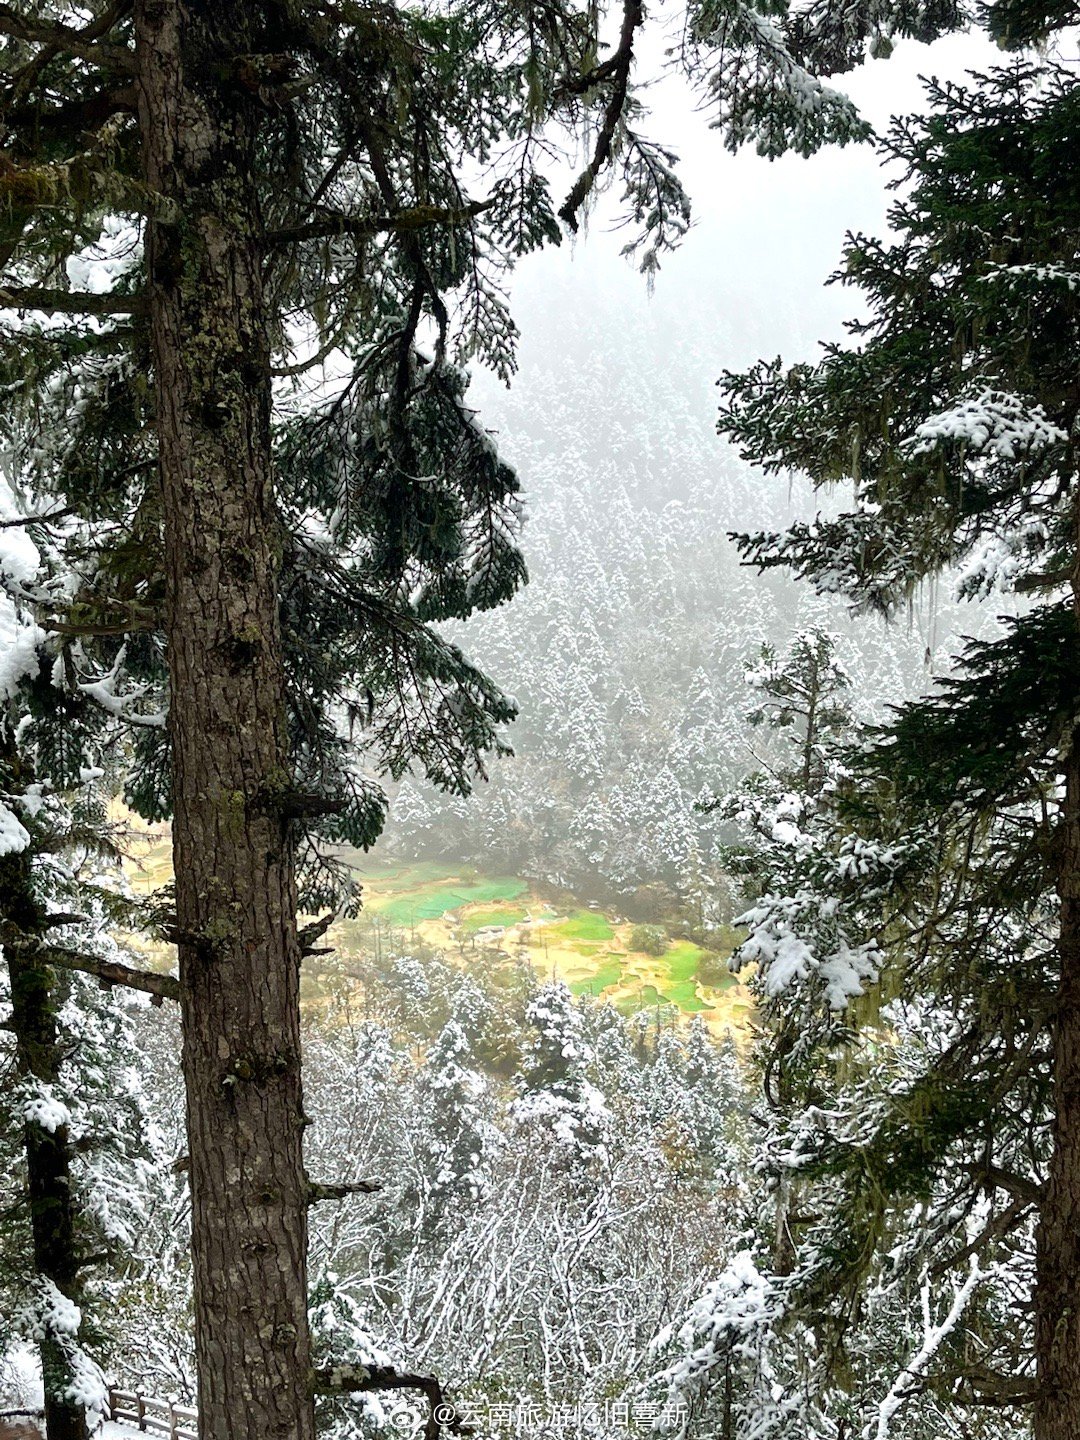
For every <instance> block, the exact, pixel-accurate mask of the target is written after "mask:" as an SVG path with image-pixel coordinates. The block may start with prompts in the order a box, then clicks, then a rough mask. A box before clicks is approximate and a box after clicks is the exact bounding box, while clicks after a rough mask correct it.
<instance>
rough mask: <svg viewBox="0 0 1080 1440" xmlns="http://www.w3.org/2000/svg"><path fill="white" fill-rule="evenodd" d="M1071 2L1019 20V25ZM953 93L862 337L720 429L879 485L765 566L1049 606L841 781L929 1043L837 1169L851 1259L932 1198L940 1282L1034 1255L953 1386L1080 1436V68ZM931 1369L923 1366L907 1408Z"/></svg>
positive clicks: (838, 1151)
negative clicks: (1013, 595) (1079, 445)
mask: <svg viewBox="0 0 1080 1440" xmlns="http://www.w3.org/2000/svg"><path fill="white" fill-rule="evenodd" d="M1014 12H1015V13H1014ZM1021 12H1023V14H1022V15H1021ZM1018 17H1019V18H1018ZM1059 19H1060V16H1059V15H1058V14H1057V13H1056V12H1054V13H1053V14H1051V13H1049V12H1047V11H1045V10H1039V11H1038V13H1037V14H1036V13H1035V7H1028V6H1019V7H1003V9H1002V10H1001V11H1000V12H996V14H995V15H992V20H993V23H994V24H995V25H996V26H997V27H998V29H999V30H1000V29H1002V27H1004V30H1005V31H1006V32H1007V33H1008V34H1012V35H1016V34H1020V35H1021V37H1022V38H1026V37H1027V35H1028V34H1029V33H1030V30H1031V27H1032V26H1034V28H1035V29H1036V30H1038V31H1039V32H1040V33H1045V32H1046V31H1047V30H1048V29H1052V28H1053V25H1054V24H1056V23H1057V22H1058V20H1059ZM1021 20H1022V21H1023V23H1022V24H1021ZM930 98H931V102H932V105H931V111H930V113H929V115H927V116H924V117H921V118H915V119H909V120H905V121H900V122H897V123H896V124H895V126H894V128H893V130H892V132H891V134H890V136H889V138H888V140H887V142H886V143H885V152H886V154H887V156H889V157H891V158H892V159H894V160H896V161H898V162H899V163H900V165H901V166H902V167H903V169H904V172H905V175H906V177H907V184H906V186H905V188H904V190H903V192H902V194H901V198H900V199H899V200H898V202H897V204H896V205H895V207H894V209H893V212H892V224H893V228H894V232H895V238H893V239H892V240H890V241H887V242H879V241H875V240H872V239H869V238H867V237H865V236H856V237H853V238H852V239H851V241H850V243H849V246H848V250H847V253H846V258H845V265H844V269H843V271H842V278H844V279H847V280H849V281H851V282H852V283H855V284H858V285H859V286H860V287H862V289H863V290H864V292H865V293H866V294H867V295H868V298H869V306H870V315H869V318H868V319H867V320H865V321H863V322H860V323H858V324H855V325H854V326H853V327H852V330H853V334H854V336H855V338H856V342H857V343H856V344H855V345H854V346H853V347H852V348H850V349H845V348H841V347H832V348H830V349H829V350H828V351H827V354H826V357H825V359H824V360H823V361H822V362H821V363H820V364H819V365H817V366H799V367H796V368H795V369H794V370H792V371H788V372H787V373H784V372H783V370H782V368H781V366H780V364H779V363H775V364H763V365H760V366H759V367H757V368H756V369H755V370H754V371H753V372H751V373H750V374H748V375H745V376H728V377H726V378H725V380H724V381H723V387H724V391H725V402H724V407H723V412H722V421H721V427H722V429H723V430H725V431H726V432H727V433H728V434H730V435H732V436H734V437H735V438H736V439H737V440H738V441H739V442H740V443H741V445H742V448H743V451H744V454H745V455H746V456H747V457H748V458H751V459H753V460H755V461H757V462H759V463H762V464H764V465H765V466H766V467H767V468H769V469H776V468H786V467H788V466H795V467H799V468H802V469H805V470H806V471H808V472H809V474H810V475H811V477H812V478H813V479H814V480H815V482H817V483H822V484H824V483H830V482H833V481H836V480H837V479H847V480H849V481H850V483H851V486H852V491H853V499H852V502H851V503H850V504H849V505H848V507H847V508H846V509H844V510H843V511H842V512H841V513H840V514H838V515H836V516H835V517H834V518H828V519H825V518H819V519H818V520H817V521H816V522H814V523H812V524H804V525H797V526H795V527H793V528H792V529H790V530H789V531H787V532H786V533H784V534H782V535H765V534H762V535H754V536H747V537H744V538H743V540H742V542H741V543H742V546H743V549H744V553H745V554H746V557H747V558H748V559H749V560H750V561H752V562H753V563H756V564H758V565H759V566H773V565H786V566H790V567H791V568H793V569H794V570H795V572H796V573H797V574H800V575H802V576H805V577H806V578H808V579H809V580H810V581H811V582H812V583H815V584H816V585H817V586H818V587H819V588H821V589H827V590H830V591H840V592H842V593H844V594H846V595H848V596H849V597H850V598H851V600H852V602H853V603H854V604H855V605H856V606H857V607H861V608H878V609H884V610H886V611H891V610H893V609H895V608H896V607H897V606H900V605H903V604H904V603H905V601H906V599H907V597H908V596H909V595H910V594H911V591H912V589H913V587H914V586H915V585H917V584H918V583H919V582H920V581H922V580H924V579H927V578H934V577H936V576H937V575H938V574H940V573H942V572H946V573H948V572H950V571H951V572H953V573H956V570H957V569H958V571H959V585H960V588H961V590H962V592H963V593H965V594H967V595H969V596H972V597H980V596H990V595H992V594H994V593H995V592H1020V593H1023V594H1025V595H1027V596H1029V597H1031V600H1030V603H1029V604H1027V605H1025V606H1024V608H1023V609H1022V610H1021V612H1020V613H1019V614H1018V615H1015V616H1014V617H1013V618H1010V619H1008V620H1005V621H1003V623H1002V626H1001V630H1000V632H999V634H998V635H997V637H996V638H991V639H988V640H981V641H978V642H974V641H973V642H971V643H970V644H969V645H968V647H967V649H966V651H965V652H964V654H963V655H962V657H961V659H960V661H959V663H958V667H957V670H956V672H955V673H954V674H953V675H951V676H948V677H946V678H945V679H943V680H942V681H941V682H940V683H939V685H938V688H937V690H936V691H935V693H934V694H932V695H931V696H930V697H929V698H928V699H926V700H923V701H920V702H916V703H914V704H911V705H908V706H905V707H903V708H902V709H901V710H900V711H899V713H898V714H897V716H896V717H895V719H894V720H893V721H892V722H891V723H889V724H887V725H886V726H885V727H884V729H883V730H882V731H881V732H880V734H879V735H878V737H877V738H876V740H875V741H874V743H872V744H871V745H870V746H869V748H868V749H867V750H866V752H865V753H864V754H863V755H862V756H861V757H855V758H854V759H853V760H852V761H851V770H852V774H851V777H850V779H849V780H847V781H845V783H844V785H843V786H842V787H841V789H840V790H839V792H838V796H839V799H840V801H841V804H842V810H841V814H842V823H841V827H840V833H841V838H842V841H843V845H844V847H845V849H844V851H843V854H846V856H847V857H848V863H849V866H850V870H849V874H850V876H851V878H853V879H855V880H856V882H857V886H858V889H859V890H861V892H862V895H861V900H860V903H861V904H862V906H863V912H862V916H861V920H858V921H857V924H856V930H857V932H861V937H862V940H863V942H864V943H867V944H869V943H872V942H877V944H878V945H879V947H880V949H879V953H878V956H877V958H876V959H875V960H874V962H873V969H874V970H876V971H877V972H878V973H879V975H880V977H881V979H880V982H879V989H880V991H881V993H882V995H883V998H884V997H895V999H894V1000H893V1005H892V1007H891V1008H890V1009H889V1010H888V1011H886V1012H885V1013H886V1015H887V1016H888V1017H889V1018H888V1020H887V1023H888V1024H890V1025H892V1026H893V1027H894V1028H895V1029H896V1030H897V1032H898V1033H899V1034H900V1035H901V1036H903V1035H904V1034H905V1033H906V1034H907V1036H908V1037H909V1038H911V1037H921V1040H920V1043H921V1045H922V1048H923V1056H922V1060H921V1063H920V1064H919V1065H918V1066H916V1067H915V1071H914V1073H913V1074H912V1075H909V1076H908V1078H907V1079H906V1080H905V1081H903V1082H901V1081H899V1080H896V1081H895V1082H894V1083H893V1084H892V1085H891V1087H888V1088H886V1090H885V1091H884V1092H882V1093H881V1094H880V1095H879V1099H878V1102H877V1104H876V1107H875V1110H876V1113H875V1114H874V1119H873V1123H872V1124H871V1125H870V1127H869V1129H870V1133H871V1134H872V1136H873V1139H872V1140H869V1139H868V1136H867V1134H866V1133H865V1132H860V1131H859V1128H858V1126H857V1124H856V1117H855V1115H854V1112H853V1111H852V1112H850V1119H849V1128H848V1134H847V1138H846V1140H844V1141H842V1143H838V1144H837V1145H836V1147H835V1149H834V1151H833V1158H832V1161H831V1164H832V1169H833V1173H834V1174H836V1175H840V1176H843V1177H844V1183H845V1186H846V1191H845V1200H844V1202H843V1203H845V1204H846V1205H847V1207H848V1210H849V1213H850V1214H851V1215H852V1216H853V1217H856V1223H855V1224H854V1225H853V1228H852V1231H851V1239H850V1247H851V1248H850V1251H849V1254H850V1258H851V1260H852V1261H857V1256H858V1255H859V1254H860V1253H861V1254H862V1256H864V1257H866V1256H867V1255H869V1254H870V1253H871V1252H872V1251H873V1250H874V1249H875V1248H876V1247H878V1246H880V1247H881V1248H880V1250H879V1251H878V1253H879V1254H880V1253H883V1252H884V1251H886V1250H887V1249H888V1248H889V1246H890V1245H891V1244H892V1243H893V1241H892V1239H891V1238H890V1237H891V1236H892V1234H893V1231H892V1227H893V1226H894V1225H895V1224H896V1223H897V1221H898V1216H899V1215H902V1214H903V1213H906V1212H907V1211H908V1207H910V1206H912V1205H913V1204H915V1203H918V1204H922V1205H927V1204H929V1205H930V1206H931V1210H932V1212H933V1213H934V1214H936V1215H937V1216H938V1217H939V1218H938V1221H932V1220H930V1219H928V1218H926V1217H925V1216H924V1218H923V1220H922V1222H921V1225H922V1240H923V1244H924V1245H929V1246H930V1247H931V1250H932V1251H933V1249H934V1248H935V1247H936V1249H937V1253H936V1255H933V1256H932V1257H931V1256H924V1261H923V1263H924V1269H925V1273H926V1274H928V1275H936V1276H938V1277H939V1278H940V1277H941V1276H943V1275H946V1274H948V1272H949V1269H950V1268H951V1267H952V1266H955V1267H957V1268H958V1269H960V1270H964V1269H965V1268H966V1267H968V1266H969V1264H971V1265H977V1266H981V1267H983V1268H984V1269H990V1268H992V1267H994V1265H995V1262H996V1261H997V1260H999V1259H1002V1257H1003V1255H1004V1257H1008V1256H1009V1255H1011V1256H1012V1257H1013V1259H1012V1260H1011V1261H1010V1262H1009V1263H1010V1265H1011V1267H1012V1273H1013V1274H1014V1275H1015V1277H1016V1278H1015V1281H1014V1288H1015V1292H1016V1299H1015V1301H1014V1309H1013V1311H1012V1316H1013V1318H1012V1320H1011V1323H1010V1324H1009V1325H1008V1326H1007V1327H1005V1331H1004V1333H999V1335H998V1336H997V1342H996V1343H994V1342H991V1337H990V1332H988V1331H987V1330H984V1329H981V1328H980V1329H979V1336H980V1338H979V1341H978V1342H977V1343H978V1345H980V1346H983V1347H984V1350H983V1354H982V1355H981V1356H980V1357H979V1359H978V1361H977V1362H975V1363H973V1362H972V1359H971V1354H972V1349H971V1347H970V1346H969V1347H967V1348H965V1347H964V1346H963V1345H959V1346H957V1347H956V1348H955V1349H954V1351H953V1353H952V1354H951V1355H949V1356H948V1367H947V1368H948V1370H949V1371H950V1372H951V1374H952V1377H953V1378H952V1380H951V1381H950V1382H949V1387H950V1388H949V1390H948V1393H949V1394H951V1395H952V1396H953V1397H954V1398H955V1399H958V1400H960V1401H962V1400H963V1399H964V1398H965V1397H969V1398H970V1399H972V1400H974V1401H975V1402H976V1403H978V1402H980V1401H981V1402H985V1404H986V1405H987V1406H989V1407H998V1408H1000V1407H1006V1408H1008V1407H1014V1411H1015V1410H1017V1409H1018V1411H1019V1413H1020V1414H1023V1413H1024V1410H1025V1409H1026V1407H1027V1406H1030V1407H1031V1412H1030V1413H1031V1414H1032V1416H1033V1424H1034V1432H1035V1435H1036V1436H1037V1437H1038V1440H1066V1437H1070V1436H1073V1435H1075V1434H1076V1433H1077V1429H1078V1427H1080V1292H1078V1286H1080V1264H1078V1254H1077V1249H1076V1246H1077V1236H1078V1234H1080V1106H1078V1099H1077V1097H1078V1096H1080V1084H1078V1083H1077V1073H1078V1072H1077V1064H1078V1060H1077V1057H1078V1055H1080V958H1078V957H1080V898H1078V897H1080V744H1078V740H1077V733H1076V720H1075V717H1076V713H1077V708H1078V695H1077V689H1076V675H1077V673H1078V672H1077V654H1078V648H1077V638H1078V636H1077V627H1078V609H1080V589H1078V588H1077V579H1076V576H1077V554H1078V536H1077V530H1076V494H1077V483H1078V477H1077V467H1076V438H1077V434H1078V431H1080V402H1078V397H1077V392H1076V387H1075V384H1074V383H1073V370H1074V365H1073V355H1074V352H1075V349H1076V345H1077V340H1078V328H1080V300H1078V286H1077V284H1076V272H1077V264H1078V251H1077V235H1078V232H1080V210H1078V202H1077V192H1076V186H1075V184H1074V183H1073V168H1072V164H1071V159H1070V156H1071V154H1072V149H1073V145H1074V139H1075V135H1076V133H1077V125H1078V117H1080V88H1078V86H1077V81H1076V77H1075V76H1074V75H1073V73H1072V72H1071V70H1069V69H1068V67H1065V66H1060V65H1057V64H1054V63H1052V62H1050V61H1048V60H1041V59H1040V60H1037V61H1033V62H1028V61H1025V60H1017V61H1015V62H1014V63H1012V64H1011V65H1009V66H1007V67H1005V68H1002V69H998V70H995V71H992V72H991V73H990V74H988V75H985V76H979V77H974V78H973V79H972V80H971V81H970V82H969V83H967V84H964V85H949V86H938V85H932V86H931V87H930ZM840 858H843V857H842V855H841V856H840ZM850 893H851V887H850V886H849V894H850ZM856 893H857V892H856ZM791 918H793V919H797V917H796V916H794V914H793V915H792V917H791ZM793 928H794V930H795V932H796V935H797V934H798V929H799V927H798V925H797V924H796V925H795V926H794V927H793ZM803 938H804V940H805V945H806V948H805V951H804V952H803V953H805V955H806V956H807V957H808V961H807V963H808V964H809V965H812V967H813V968H815V969H819V968H820V953H818V952H816V950H815V945H814V941H813V937H812V936H811V935H805V936H804V937H803ZM801 968H803V969H805V968H806V967H805V966H804V967H801ZM799 969H800V967H799V966H795V967H794V970H793V978H797V973H796V972H797V971H798V970H799ZM849 1018H858V1011H857V1010H856V1011H855V1012H854V1013H853V1014H851V1015H850V1016H849ZM906 1053H907V1054H908V1055H910V1054H911V1053H912V1052H911V1051H910V1050H907V1051H906ZM868 1113H871V1112H866V1111H865V1110H864V1119H865V1118H866V1115H867V1114H868ZM834 1133H835V1132H834ZM857 1134H861V1139H858V1140H857V1139H856V1135H857ZM949 1216H951V1217H952V1224H950V1223H947V1219H946V1217H949ZM957 1216H967V1217H969V1218H970V1219H971V1221H972V1222H973V1223H972V1226H971V1231H969V1233H968V1234H967V1235H966V1236H965V1235H964V1233H963V1230H962V1229H961V1230H960V1231H958V1230H957V1227H956V1217H957ZM939 1222H940V1223H939ZM1033 1230H1034V1231H1035V1236H1034V1245H1032V1232H1033ZM972 1232H973V1233H972ZM1003 1263H1004V1261H1003ZM861 1265H862V1262H861V1261H857V1263H854V1264H853V1265H852V1270H851V1273H852V1274H854V1275H856V1276H857V1275H858V1274H859V1272H860V1268H861ZM1017 1266H1018V1267H1019V1269H1017V1268H1016V1267H1017ZM1032 1267H1034V1269H1035V1272H1036V1273H1035V1277H1034V1284H1033V1286H1031V1288H1032V1290H1033V1293H1032V1294H1031V1296H1030V1301H1029V1300H1028V1298H1027V1296H1026V1294H1025V1292H1026V1291H1027V1290H1028V1288H1029V1286H1030V1285H1031V1280H1030V1272H1031V1269H1032ZM954 1283H955V1284H956V1286H957V1291H956V1293H957V1295H959V1294H960V1293H961V1290H962V1289H963V1284H962V1282H961V1280H960V1279H958V1280H957V1281H956V1282H954ZM857 1291H858V1287H856V1292H857ZM1028 1303H1031V1304H1032V1305H1033V1310H1034V1324H1033V1325H1032V1326H1031V1327H1030V1329H1029V1328H1028V1321H1027V1309H1026V1307H1027V1305H1028ZM1017 1347H1019V1353H1016V1352H1017ZM927 1368H928V1367H927V1365H926V1364H921V1365H920V1366H918V1367H916V1371H915V1372H912V1376H910V1377H909V1379H908V1380H907V1381H904V1380H903V1378H902V1377H901V1379H900V1380H899V1381H898V1382H897V1383H898V1388H897V1389H896V1391H895V1394H894V1396H893V1400H894V1402H895V1403H893V1405H892V1407H891V1409H892V1413H893V1414H894V1415H895V1413H896V1412H897V1411H899V1410H900V1409H901V1408H902V1403H903V1400H904V1398H905V1397H911V1396H912V1395H915V1394H918V1393H921V1392H923V1391H924V1390H925V1389H926V1388H927V1387H928V1386H930V1385H931V1382H930V1381H929V1380H928V1379H927ZM1033 1371H1034V1373H1033ZM883 1403H884V1402H883ZM892 1423H893V1421H892V1420H891V1419H889V1418H888V1417H886V1418H884V1419H882V1421H881V1430H880V1431H879V1433H886V1434H887V1433H889V1425H890V1424H892ZM896 1423H897V1424H899V1423H900V1421H897V1422H896ZM1022 1423H1024V1422H1023V1421H1022V1420H1020V1419H1019V1418H1018V1419H1017V1420H1016V1421H1015V1424H1016V1425H1019V1424H1022Z"/></svg>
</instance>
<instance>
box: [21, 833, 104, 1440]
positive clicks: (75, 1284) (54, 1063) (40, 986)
mask: <svg viewBox="0 0 1080 1440" xmlns="http://www.w3.org/2000/svg"><path fill="white" fill-rule="evenodd" d="M0 914H2V915H3V917H4V919H5V920H6V921H8V922H10V924H12V925H13V926H17V927H18V929H19V930H21V931H23V932H24V933H25V934H27V935H38V934H41V933H44V926H43V924H42V921H43V918H44V917H43V915H42V913H41V908H40V906H39V905H38V903H37V901H36V899H35V897H34V893H33V886H32V881H31V874H30V854H29V852H28V851H22V852H19V853H15V854H7V855H4V856H3V857H0ZM4 958H5V959H6V960H7V966H8V975H9V977H10V981H11V1029H12V1032H13V1034H14V1037H15V1055H16V1064H17V1066H18V1069H19V1072H20V1074H22V1075H33V1076H34V1077H35V1078H36V1079H38V1080H40V1081H42V1083H43V1084H46V1085H53V1084H55V1083H56V1081H57V1080H58V1079H59V1078H60V1066H61V1063H62V1061H63V1051H62V1048H61V1045H60V1037H59V1035H58V1032H57V1026H56V1010H57V997H56V993H55V988H54V986H55V977H54V975H53V972H52V970H51V969H50V967H49V965H48V963H47V956H46V955H45V954H44V953H43V952H42V951H41V950H39V949H35V950H34V952H33V953H32V954H27V955H24V954H21V953H20V947H19V945H18V942H17V941H12V940H8V941H7V943H6V944H5V946H4ZM23 1144H24V1147H25V1152H26V1179H27V1191H28V1198H29V1201H30V1226H31V1236H32V1244H33V1259H34V1273H35V1275H38V1276H41V1277H42V1278H43V1279H45V1280H47V1281H49V1282H51V1283H52V1284H53V1285H55V1286H56V1288H57V1289H58V1290H59V1291H60V1292H61V1294H63V1295H66V1296H67V1297H68V1299H69V1300H72V1301H74V1302H75V1303H76V1304H78V1303H79V1258H80V1257H79V1249H78V1241H77V1230H76V1210H75V1197H74V1195H73V1193H72V1188H71V1152H70V1146H69V1138H68V1131H67V1126H66V1125H58V1126H57V1127H56V1129H55V1130H51V1131H50V1130H46V1129H45V1128H44V1127H43V1126H41V1125H38V1124H35V1123H34V1122H32V1121H30V1122H27V1123H26V1124H25V1125H24V1127H23ZM38 1352H39V1354H40V1356H41V1371H42V1378H43V1380H44V1382H45V1433H46V1436H47V1437H48V1440H86V1437H87V1427H86V1412H85V1411H84V1409H83V1407H82V1406H81V1405H80V1404H79V1403H78V1402H77V1401H76V1400H73V1399H71V1398H70V1397H69V1396H67V1395H66V1394H65V1393H64V1392H65V1391H66V1390H67V1388H68V1386H69V1385H70V1384H71V1382H72V1380H73V1378H74V1377H73V1375H72V1373H71V1366H70V1364H69V1362H68V1358H67V1355H66V1354H65V1352H64V1350H63V1348H62V1346H60V1345H59V1344H57V1342H56V1339H55V1337H53V1336H52V1335H50V1334H48V1333H46V1334H45V1335H44V1336H43V1337H42V1339H41V1340H40V1341H39V1342H38Z"/></svg>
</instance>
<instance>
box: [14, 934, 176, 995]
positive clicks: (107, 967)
mask: <svg viewBox="0 0 1080 1440" xmlns="http://www.w3.org/2000/svg"><path fill="white" fill-rule="evenodd" d="M42 959H43V960H44V961H45V962H46V963H47V964H49V965H58V966H59V967H60V968H61V969H62V970H78V971H81V972H82V973H83V974H84V975H96V976H97V978H98V979H99V980H101V981H103V982H104V983H105V984H106V985H126V986H127V988H128V989H129V990H141V991H143V993H144V994H147V995H154V996H157V997H158V998H159V999H161V1000H179V999H180V981H179V980H177V978H176V977H175V975H156V974H155V973H154V972H153V971H152V970H136V969H134V968H133V967H132V966H131V965H121V964H120V963H119V962H118V961H115V960H99V959H98V957H97V956H96V955H84V954H82V952H81V951H78V950H64V949H57V948H56V946H54V945H47V946H45V947H43V950H42Z"/></svg>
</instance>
